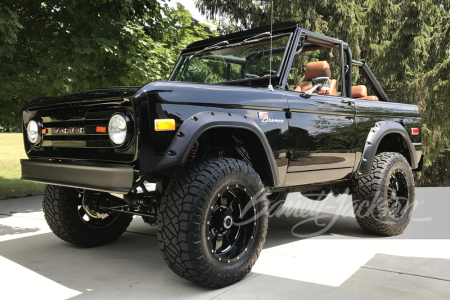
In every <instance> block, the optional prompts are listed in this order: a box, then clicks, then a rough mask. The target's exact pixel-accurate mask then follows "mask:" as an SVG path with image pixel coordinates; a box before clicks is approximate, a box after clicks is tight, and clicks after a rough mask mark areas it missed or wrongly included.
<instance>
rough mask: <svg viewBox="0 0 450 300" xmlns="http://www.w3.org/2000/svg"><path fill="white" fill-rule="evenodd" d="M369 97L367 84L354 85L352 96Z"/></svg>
mask: <svg viewBox="0 0 450 300" xmlns="http://www.w3.org/2000/svg"><path fill="white" fill-rule="evenodd" d="M364 97H367V87H366V86H365V85H356V86H352V98H364Z"/></svg>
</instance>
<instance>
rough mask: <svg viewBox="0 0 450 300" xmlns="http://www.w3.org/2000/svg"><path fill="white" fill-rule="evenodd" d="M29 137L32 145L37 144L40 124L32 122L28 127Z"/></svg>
mask: <svg viewBox="0 0 450 300" xmlns="http://www.w3.org/2000/svg"><path fill="white" fill-rule="evenodd" d="M27 135H28V140H29V141H30V143H32V144H35V143H36V141H37V138H38V135H39V130H38V124H37V123H36V122H35V121H30V122H29V123H28V126H27Z"/></svg>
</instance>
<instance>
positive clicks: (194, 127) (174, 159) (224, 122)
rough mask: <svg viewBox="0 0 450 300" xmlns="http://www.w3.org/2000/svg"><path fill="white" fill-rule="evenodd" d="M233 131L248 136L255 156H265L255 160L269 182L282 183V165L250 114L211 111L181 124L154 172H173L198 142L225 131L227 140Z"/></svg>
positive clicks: (267, 183) (192, 117)
mask: <svg viewBox="0 0 450 300" xmlns="http://www.w3.org/2000/svg"><path fill="white" fill-rule="evenodd" d="M232 132H239V133H242V134H243V135H244V136H247V137H248V139H245V141H243V144H244V145H253V147H254V148H255V149H257V151H253V153H257V157H256V158H255V159H257V160H258V159H261V161H258V164H254V163H252V166H253V167H254V169H255V170H256V171H257V172H258V174H259V175H260V177H261V179H262V180H263V181H264V182H265V183H266V185H268V186H278V185H279V183H280V179H279V174H278V167H277V164H276V162H275V157H274V155H273V153H272V149H271V147H270V145H269V142H268V140H267V138H266V136H265V134H264V132H263V131H262V130H261V128H260V127H259V126H258V125H257V124H256V123H255V122H254V121H253V120H251V119H250V118H248V117H247V116H245V115H241V114H235V113H225V112H212V111H211V112H200V113H197V114H195V115H193V116H191V117H190V118H189V119H187V120H186V121H185V122H184V123H183V124H182V125H181V127H180V128H179V130H178V132H177V134H176V135H175V137H174V139H173V141H172V143H171V145H170V147H169V149H168V151H167V152H166V154H165V156H164V158H163V159H162V160H161V161H160V162H159V163H158V165H157V166H156V167H155V169H154V171H155V172H158V173H161V174H164V175H170V174H171V173H173V172H174V171H176V170H177V169H178V168H180V167H181V166H182V165H183V164H184V163H185V162H186V161H187V159H188V157H189V154H190V152H191V149H192V148H193V147H194V145H195V144H196V143H197V141H199V140H201V139H202V138H204V137H206V136H210V135H214V134H216V133H221V137H222V138H223V140H224V141H225V140H226V139H227V138H229V137H230V135H231V133H232ZM224 134H225V135H224Z"/></svg>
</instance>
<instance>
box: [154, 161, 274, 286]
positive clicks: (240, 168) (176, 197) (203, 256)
mask: <svg viewBox="0 0 450 300" xmlns="http://www.w3.org/2000/svg"><path fill="white" fill-rule="evenodd" d="M267 226H268V214H267V199H266V197H265V194H264V186H263V184H262V182H261V180H260V178H259V176H258V174H257V173H256V172H255V171H254V170H253V168H252V167H250V166H249V165H247V164H246V163H244V162H242V161H239V160H236V159H231V158H214V159H205V160H199V161H193V162H192V163H190V164H187V165H186V166H185V167H183V168H182V169H181V170H180V172H178V173H177V174H176V175H175V177H174V179H173V180H172V181H171V183H170V184H169V186H168V188H167V190H166V192H165V194H164V196H163V198H162V201H161V210H160V214H159V215H158V239H159V244H160V248H161V252H162V255H163V257H164V260H165V261H166V263H167V265H168V266H169V267H170V268H171V269H172V270H173V271H174V272H175V273H176V274H178V275H179V276H181V277H183V278H185V279H188V280H192V281H195V282H198V283H200V284H202V285H205V286H209V287H216V288H217V287H223V286H226V285H229V284H232V283H234V282H237V281H239V280H241V279H242V278H243V277H244V276H245V275H246V274H247V273H248V272H250V270H251V268H252V267H253V265H254V264H255V262H256V260H257V258H258V256H259V253H260V252H261V250H262V247H263V245H264V241H265V238H266V233H267Z"/></svg>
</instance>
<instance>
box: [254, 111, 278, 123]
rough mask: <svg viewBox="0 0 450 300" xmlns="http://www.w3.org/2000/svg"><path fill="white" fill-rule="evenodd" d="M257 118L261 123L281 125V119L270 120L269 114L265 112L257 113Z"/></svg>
mask: <svg viewBox="0 0 450 300" xmlns="http://www.w3.org/2000/svg"><path fill="white" fill-rule="evenodd" d="M258 118H259V119H261V123H283V122H284V120H283V119H270V118H269V113H267V112H262V111H260V112H258Z"/></svg>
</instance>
